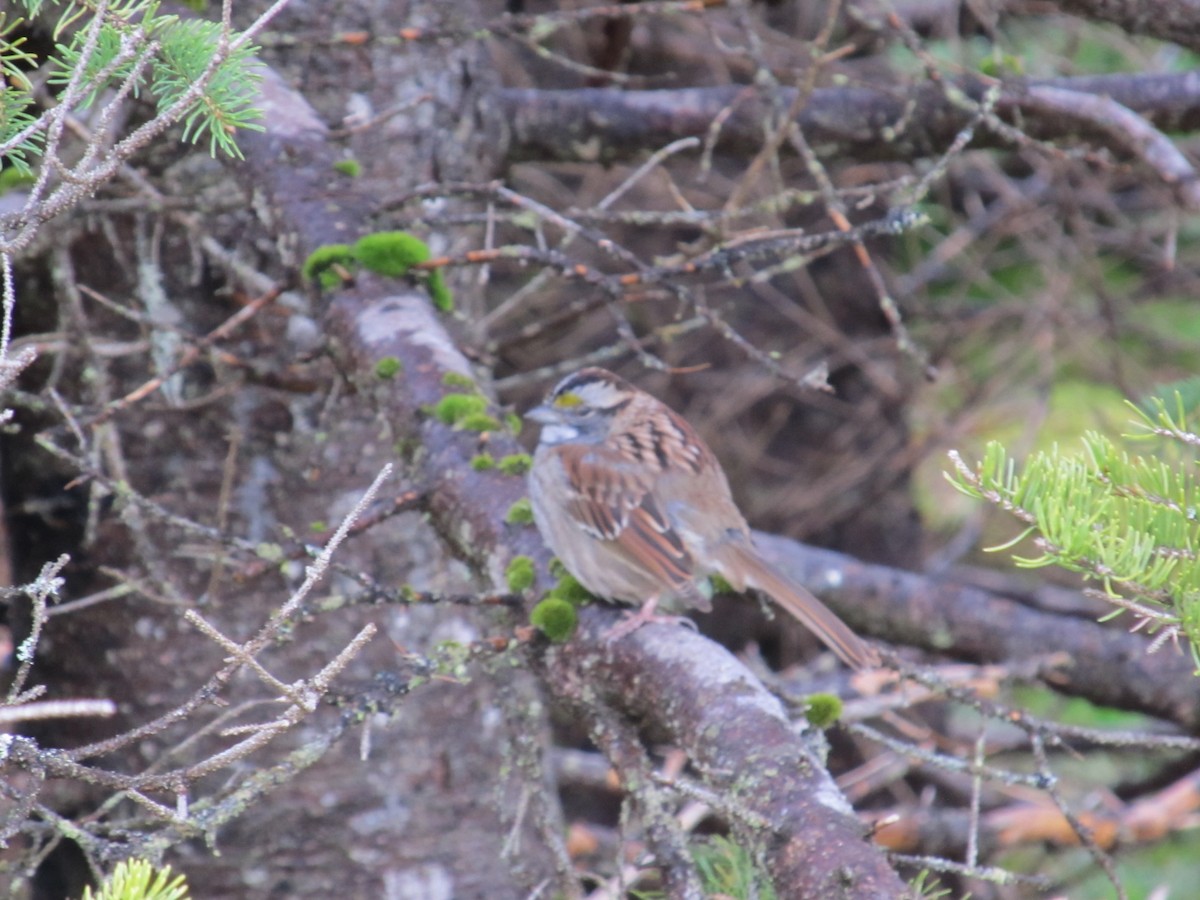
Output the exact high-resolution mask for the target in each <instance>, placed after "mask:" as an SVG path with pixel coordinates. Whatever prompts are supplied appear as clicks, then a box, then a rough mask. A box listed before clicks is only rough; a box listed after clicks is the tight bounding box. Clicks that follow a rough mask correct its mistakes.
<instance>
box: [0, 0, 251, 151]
mask: <svg viewBox="0 0 1200 900" xmlns="http://www.w3.org/2000/svg"><path fill="white" fill-rule="evenodd" d="M25 5H26V8H28V9H30V11H31V12H32V11H33V10H34V8H35V7H37V6H39V5H40V3H34V2H30V0H26V3H25ZM90 12H91V7H90V6H89V5H86V4H82V3H68V4H65V6H64V7H63V13H62V18H61V19H60V20H59V29H58V30H59V33H61V32H62V31H63V30H65V27H66V25H67V24H69V23H70V22H72V21H74V20H75V19H77V18H79V17H81V16H83V15H85V14H90ZM226 49H227V50H228V55H227V56H226V57H225V58H224V59H223V60H222V61H221V62H220V63H219V64H217V65H216V66H215V67H214V60H215V59H216V58H217V54H218V53H219V52H221V51H222V50H226ZM257 49H258V48H257V47H255V46H254V45H253V44H252V43H250V42H249V41H247V42H245V43H242V44H239V45H231V44H230V43H229V41H228V38H227V35H226V34H225V32H224V29H223V27H222V25H221V23H220V22H208V21H204V20H200V19H180V18H178V17H177V16H170V15H159V14H158V9H157V4H156V3H153V2H151V0H124V2H116V3H113V4H111V5H110V6H109V7H108V8H107V10H105V12H104V19H103V22H102V24H101V25H100V27H99V29H98V31H97V33H96V39H95V41H94V42H93V43H92V44H91V45H90V46H89V29H87V28H82V27H80V28H76V29H74V31H73V33H72V37H71V40H70V41H69V42H68V43H65V44H57V45H56V46H55V51H56V56H55V58H53V59H51V60H50V61H49V62H50V69H51V74H50V83H51V84H53V85H59V86H61V87H62V89H63V90H62V92H61V93H60V95H59V97H58V98H57V99H58V100H59V102H68V103H74V104H75V105H78V106H80V107H86V106H88V105H90V104H92V103H95V102H96V100H97V98H98V97H100V96H101V95H102V94H103V93H105V92H107V91H109V90H120V89H121V88H122V86H127V89H128V90H130V91H131V92H132V93H133V94H134V95H135V96H143V95H148V97H149V99H150V100H151V101H152V102H153V103H154V105H155V109H156V113H157V114H163V113H166V112H168V111H172V112H173V113H174V112H177V113H181V115H180V116H179V119H180V120H181V121H182V122H183V139H184V140H185V141H188V142H191V143H198V142H199V141H200V140H202V139H203V138H204V137H205V136H207V137H208V144H209V152H210V153H212V154H213V155H214V156H215V155H216V153H217V151H218V150H220V151H221V152H223V153H226V154H229V155H230V156H236V157H240V156H241V151H240V150H239V149H238V146H237V144H236V143H235V142H234V134H235V133H236V132H237V130H238V129H254V130H261V129H262V126H261V125H260V124H258V122H257V120H258V119H259V118H261V116H262V113H261V111H260V110H258V109H257V108H256V107H255V106H253V102H254V100H255V98H256V97H257V85H258V81H259V77H260V76H259V75H258V73H257V71H256V70H255V67H254V65H253V61H254V54H255V52H256V51H257ZM205 77H207V79H208V80H207V83H205V84H204V87H203V89H202V90H201V91H200V92H199V93H198V94H196V95H195V96H192V97H191V98H190V99H185V95H187V94H189V93H190V92H192V91H193V90H194V89H195V85H197V84H199V83H201V82H202V81H203V79H204V78H205ZM73 85H74V86H77V87H78V88H79V89H80V90H81V93H80V94H79V95H78V96H77V97H72V91H73V90H74V88H73ZM181 104H182V106H181V107H180V105H181ZM176 107H180V108H179V109H175V108H176ZM5 136H6V134H4V133H0V139H3V138H4V137H5Z"/></svg>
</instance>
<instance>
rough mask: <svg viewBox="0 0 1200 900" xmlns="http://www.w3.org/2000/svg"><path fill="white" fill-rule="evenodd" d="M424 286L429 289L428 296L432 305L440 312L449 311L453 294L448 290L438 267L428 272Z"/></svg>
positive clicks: (452, 306) (452, 303)
mask: <svg viewBox="0 0 1200 900" xmlns="http://www.w3.org/2000/svg"><path fill="white" fill-rule="evenodd" d="M425 287H426V288H427V289H428V290H429V298H430V299H431V300H433V305H434V306H436V307H437V308H438V309H440V310H441V311H442V312H450V311H451V310H452V309H454V294H452V293H451V292H450V288H449V286H447V284H446V279H445V278H443V277H442V273H441V270H440V269H434V270H433V271H432V272H430V273H429V275H428V276H427V277H426V279H425Z"/></svg>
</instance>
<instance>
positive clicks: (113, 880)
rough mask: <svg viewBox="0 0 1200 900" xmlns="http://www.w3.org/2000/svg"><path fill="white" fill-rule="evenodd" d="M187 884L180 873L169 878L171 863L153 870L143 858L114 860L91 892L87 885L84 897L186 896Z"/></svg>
mask: <svg viewBox="0 0 1200 900" xmlns="http://www.w3.org/2000/svg"><path fill="white" fill-rule="evenodd" d="M187 897H188V888H187V883H186V882H185V881H184V878H183V876H182V875H177V876H175V878H171V867H170V866H166V867H165V868H163V869H162V870H160V871H158V872H155V871H154V867H153V866H151V865H150V863H148V862H146V861H145V860H144V859H131V860H126V861H125V862H121V863H118V864H117V867H116V868H115V869H113V873H112V874H111V875H110V876H108V878H107V879H105V881H104V884H102V885H101V886H100V891H99V893H96V894H93V893H92V889H91V888H90V887H89V888H86V889H85V890H84V892H83V900H187Z"/></svg>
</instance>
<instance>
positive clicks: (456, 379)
mask: <svg viewBox="0 0 1200 900" xmlns="http://www.w3.org/2000/svg"><path fill="white" fill-rule="evenodd" d="M442 384H444V385H445V386H446V387H452V388H462V389H463V390H464V391H475V390H477V387H476V385H475V381H474V379H473V378H471V376H470V375H464V374H462V373H461V372H447V373H446V374H445V375H443V376H442Z"/></svg>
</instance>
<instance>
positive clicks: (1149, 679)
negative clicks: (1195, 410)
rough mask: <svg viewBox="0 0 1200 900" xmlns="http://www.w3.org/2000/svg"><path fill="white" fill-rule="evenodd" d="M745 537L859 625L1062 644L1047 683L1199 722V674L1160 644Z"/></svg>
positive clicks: (960, 650) (904, 634)
mask: <svg viewBox="0 0 1200 900" xmlns="http://www.w3.org/2000/svg"><path fill="white" fill-rule="evenodd" d="M755 541H756V543H757V545H758V548H759V550H760V551H762V553H763V554H764V555H765V556H767V557H769V558H770V559H771V560H772V561H774V562H775V563H777V564H778V565H779V566H780V567H781V568H783V570H784V571H786V572H787V573H788V574H790V575H791V576H792V577H794V578H795V579H797V580H798V581H799V582H801V583H802V584H804V585H806V586H807V587H808V588H809V589H810V590H812V591H814V592H815V593H817V594H818V595H819V596H820V597H821V598H822V599H823V600H825V601H826V602H828V603H829V605H830V606H831V607H832V608H833V609H834V610H835V611H836V612H837V613H838V614H839V615H840V616H841V617H842V618H844V619H845V620H846V622H847V623H848V624H850V625H851V626H853V627H854V628H855V629H856V630H858V631H859V632H860V633H862V634H871V635H875V636H877V637H880V638H883V639H884V640H889V641H895V642H897V643H901V644H908V645H911V646H915V647H923V648H925V649H926V650H929V651H931V652H946V653H951V654H953V655H955V656H959V657H962V658H966V659H971V660H975V661H978V662H999V661H1002V660H1009V661H1013V660H1019V659H1028V658H1030V657H1037V656H1048V655H1050V654H1053V653H1067V654H1069V655H1070V657H1071V660H1072V663H1071V665H1069V666H1067V667H1065V668H1056V669H1054V670H1053V673H1052V675H1051V676H1049V677H1047V678H1046V682H1047V684H1048V685H1049V686H1050V687H1052V688H1054V689H1055V690H1057V691H1061V692H1063V693H1065V694H1070V695H1072V696H1077V697H1085V698H1087V699H1088V700H1091V701H1092V702H1093V703H1098V704H1100V705H1102V706H1112V707H1116V708H1118V709H1129V710H1136V711H1138V712H1143V713H1148V714H1150V715H1154V716H1159V717H1161V718H1164V719H1168V720H1170V721H1173V722H1177V723H1178V724H1180V725H1182V726H1183V727H1184V728H1187V729H1188V730H1190V731H1193V732H1195V731H1197V730H1200V679H1197V678H1195V677H1193V675H1192V662H1191V659H1190V658H1189V657H1187V656H1185V655H1184V654H1182V653H1178V652H1174V651H1171V650H1170V649H1164V650H1162V651H1160V652H1158V653H1156V654H1154V655H1153V656H1151V655H1149V654H1147V652H1146V650H1147V648H1148V647H1149V646H1150V639H1149V638H1147V637H1145V636H1144V635H1141V634H1130V633H1128V632H1125V631H1121V630H1120V629H1118V628H1114V627H1111V626H1103V625H1100V624H1097V623H1096V622H1093V621H1089V620H1087V619H1082V618H1078V617H1075V616H1068V615H1059V614H1055V613H1048V612H1043V611H1041V610H1038V609H1033V608H1031V607H1028V606H1024V605H1022V604H1020V603H1018V602H1017V601H1015V600H1010V599H1007V598H1005V597H1001V596H998V595H996V594H993V593H990V592H988V591H985V590H983V589H981V588H977V587H970V586H965V585H962V584H954V583H950V582H944V581H937V580H933V579H929V578H926V577H924V576H923V575H920V574H917V573H915V572H904V571H901V570H900V569H892V568H888V567H887V566H876V565H869V564H867V563H863V562H860V561H858V560H856V559H854V558H853V557H850V556H846V555H845V554H842V553H835V552H833V551H832V550H821V549H818V548H815V547H809V546H806V545H803V544H800V543H798V542H796V541H792V540H789V539H788V538H783V537H778V536H776V535H768V534H762V533H757V534H756V535H755Z"/></svg>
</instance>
